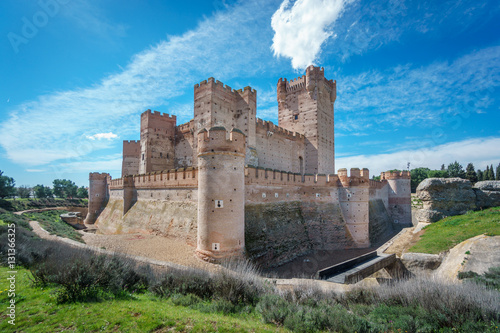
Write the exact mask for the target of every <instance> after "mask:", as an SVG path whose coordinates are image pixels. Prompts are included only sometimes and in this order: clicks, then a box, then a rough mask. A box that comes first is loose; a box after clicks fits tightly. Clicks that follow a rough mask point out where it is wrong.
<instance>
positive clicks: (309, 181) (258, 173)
mask: <svg viewBox="0 0 500 333" xmlns="http://www.w3.org/2000/svg"><path fill="white" fill-rule="evenodd" d="M341 170H342V169H341ZM341 170H339V173H340V172H341ZM358 170H359V169H358ZM364 170H367V169H364ZM346 171H347V170H346ZM365 174H366V172H365ZM367 177H368V176H363V175H360V176H358V177H356V176H355V177H353V176H351V177H347V180H346V183H347V184H348V185H347V186H348V187H350V186H358V185H359V184H363V185H364V183H368V179H367ZM245 184H246V185H250V184H257V185H299V186H327V187H339V186H343V185H342V184H341V182H340V178H339V175H336V174H329V175H325V174H305V175H301V174H300V173H293V172H288V171H280V170H273V169H269V168H262V167H256V166H253V165H248V166H246V167H245ZM344 187H345V186H344Z"/></svg>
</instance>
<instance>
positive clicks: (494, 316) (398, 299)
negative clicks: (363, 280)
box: [373, 279, 500, 327]
mask: <svg viewBox="0 0 500 333" xmlns="http://www.w3.org/2000/svg"><path fill="white" fill-rule="evenodd" d="M373 291H374V295H375V297H374V300H373V301H374V302H375V303H377V304H388V305H397V306H403V307H414V308H417V307H421V308H422V309H423V310H425V312H426V313H427V316H428V318H429V322H432V323H433V324H434V325H436V326H435V327H454V326H457V325H464V324H465V323H467V322H481V321H483V322H489V321H498V320H499V319H500V294H499V293H498V292H496V291H492V290H487V289H485V288H484V287H481V286H479V285H477V284H473V283H467V284H462V285H449V284H443V283H439V282H436V281H432V280H431V281H430V280H419V279H413V280H408V281H404V282H400V283H396V284H393V285H391V286H380V287H379V288H376V289H374V290H373Z"/></svg>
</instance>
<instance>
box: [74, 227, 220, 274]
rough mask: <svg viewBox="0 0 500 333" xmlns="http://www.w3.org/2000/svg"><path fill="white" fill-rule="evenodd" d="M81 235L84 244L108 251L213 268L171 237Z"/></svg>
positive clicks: (179, 241)
mask: <svg viewBox="0 0 500 333" xmlns="http://www.w3.org/2000/svg"><path fill="white" fill-rule="evenodd" d="M81 233H82V234H83V240H84V241H85V243H86V244H88V245H90V246H95V247H97V248H101V249H106V250H109V251H115V252H120V253H126V254H131V255H136V256H143V257H147V258H151V259H156V260H160V261H168V262H172V263H175V264H179V265H183V266H190V267H197V268H202V269H212V268H213V266H214V265H212V264H209V263H207V262H205V261H203V260H201V259H199V258H197V257H196V255H195V248H194V247H192V246H189V245H187V244H186V243H185V242H184V241H183V240H178V239H175V238H172V237H163V236H155V235H148V234H121V235H99V234H95V233H88V232H81Z"/></svg>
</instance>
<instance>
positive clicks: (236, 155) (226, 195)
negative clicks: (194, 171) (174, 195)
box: [196, 126, 246, 261]
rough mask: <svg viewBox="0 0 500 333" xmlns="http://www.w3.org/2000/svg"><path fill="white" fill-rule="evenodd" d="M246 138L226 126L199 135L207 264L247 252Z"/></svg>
mask: <svg viewBox="0 0 500 333" xmlns="http://www.w3.org/2000/svg"><path fill="white" fill-rule="evenodd" d="M245 147H246V146H245V135H244V134H243V133H242V132H241V131H240V130H238V129H233V130H231V132H230V133H229V138H227V131H226V129H225V128H224V127H222V126H217V127H212V128H211V129H210V130H209V131H207V130H206V129H202V130H200V131H199V132H198V198H199V200H198V241H197V249H196V253H197V255H198V256H199V257H201V258H202V259H204V260H207V261H216V260H219V259H222V258H227V257H232V256H242V255H243V253H244V249H245Z"/></svg>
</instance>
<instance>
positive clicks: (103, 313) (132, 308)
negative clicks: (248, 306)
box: [0, 267, 284, 332]
mask: <svg viewBox="0 0 500 333" xmlns="http://www.w3.org/2000/svg"><path fill="white" fill-rule="evenodd" d="M0 273H1V276H2V277H5V276H6V275H7V268H4V267H0ZM7 287H8V285H7V280H6V279H4V278H2V279H1V281H0V290H1V291H4V292H3V293H0V306H1V307H2V311H1V313H2V314H1V319H2V321H1V323H0V331H2V332H15V331H17V332H20V331H22V332H56V331H64V330H71V331H77V332H100V331H103V332H167V331H177V332H216V331H217V332H276V331H278V332H279V331H284V330H283V329H279V328H277V327H275V326H272V325H267V324H264V323H262V322H261V320H260V319H259V316H258V314H257V313H255V312H252V313H249V314H238V315H224V314H222V313H205V312H202V311H200V310H196V309H192V308H190V307H185V306H180V305H175V304H174V303H173V301H172V299H162V298H158V297H155V296H153V295H152V294H150V293H145V294H130V295H129V297H128V298H124V299H115V300H110V301H104V302H88V303H72V304H57V303H56V301H55V298H54V295H53V294H54V292H55V288H53V287H47V288H43V289H42V288H36V287H33V286H32V285H31V282H30V280H29V271H28V270H26V269H22V268H20V269H19V270H18V273H17V284H16V291H17V299H18V301H17V303H16V326H12V325H10V324H9V323H8V322H7V320H8V317H7V316H6V313H5V309H6V307H7V301H8V298H7V296H6V292H5V289H7Z"/></svg>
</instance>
